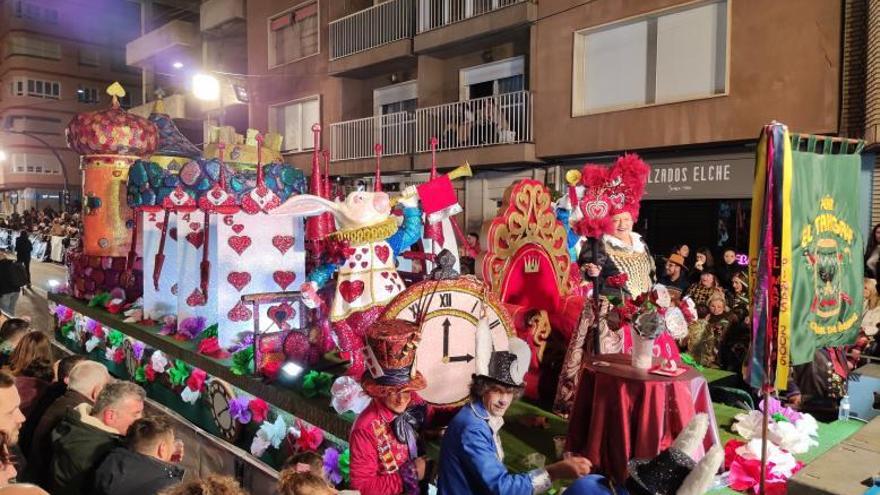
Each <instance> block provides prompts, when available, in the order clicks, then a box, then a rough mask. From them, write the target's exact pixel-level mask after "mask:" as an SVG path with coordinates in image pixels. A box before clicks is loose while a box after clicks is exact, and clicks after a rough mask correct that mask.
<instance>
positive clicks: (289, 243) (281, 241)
mask: <svg viewBox="0 0 880 495" xmlns="http://www.w3.org/2000/svg"><path fill="white" fill-rule="evenodd" d="M272 245H273V246H275V248H276V249H278V251H280V252H281V255H282V256H283V255H284V254H285V253H287V251H288V250H289V249H290V248H291V247H293V236H292V235H276V236H275V237H273V238H272Z"/></svg>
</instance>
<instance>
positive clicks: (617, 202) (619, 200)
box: [608, 193, 626, 208]
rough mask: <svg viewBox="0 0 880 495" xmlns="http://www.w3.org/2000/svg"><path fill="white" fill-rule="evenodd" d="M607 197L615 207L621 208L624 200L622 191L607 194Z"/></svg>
mask: <svg viewBox="0 0 880 495" xmlns="http://www.w3.org/2000/svg"><path fill="white" fill-rule="evenodd" d="M608 199H610V200H611V204H613V205H614V207H615V208H623V206H624V203H625V202H626V196H624V195H623V193H614V194H612V195H611V196H608Z"/></svg>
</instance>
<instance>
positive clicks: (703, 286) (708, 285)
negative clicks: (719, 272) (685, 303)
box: [685, 268, 725, 317]
mask: <svg viewBox="0 0 880 495" xmlns="http://www.w3.org/2000/svg"><path fill="white" fill-rule="evenodd" d="M716 295H720V296H721V297H723V298H724V297H725V292H724V289H722V288H721V285H720V284H719V283H718V277H716V276H715V272H714V271H713V270H712V269H710V268H705V269H703V271H702V273H700V280H699V282H696V283H694V284H693V285H691V286H690V288H688V290H687V292H686V293H685V296H690V298H691V299H693V300H694V304H695V305H696V306H697V311H698V312H699V313H700V317H703V316H705V315H706V312H707V310H708V305H709V299H711V298H712V297H713V296H716Z"/></svg>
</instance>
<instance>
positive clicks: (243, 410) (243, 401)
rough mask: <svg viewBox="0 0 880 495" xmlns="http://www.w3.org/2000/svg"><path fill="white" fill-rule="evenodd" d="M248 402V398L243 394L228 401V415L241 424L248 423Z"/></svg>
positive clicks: (249, 420)
mask: <svg viewBox="0 0 880 495" xmlns="http://www.w3.org/2000/svg"><path fill="white" fill-rule="evenodd" d="M249 402H250V398H248V397H245V396H243V395H241V396H238V397H236V398H234V399H232V400H231V401H229V416H230V417H231V418H232V419H234V420H235V421H238V422H239V423H241V424H243V425H246V424H248V423H250V422H251V410H250V409H248V403H249Z"/></svg>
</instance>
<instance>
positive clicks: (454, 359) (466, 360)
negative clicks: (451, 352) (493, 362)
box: [449, 354, 474, 363]
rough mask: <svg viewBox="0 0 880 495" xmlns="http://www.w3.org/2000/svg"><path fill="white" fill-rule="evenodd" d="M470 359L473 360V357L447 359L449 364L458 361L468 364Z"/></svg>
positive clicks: (467, 355)
mask: <svg viewBox="0 0 880 495" xmlns="http://www.w3.org/2000/svg"><path fill="white" fill-rule="evenodd" d="M472 359H474V357H473V356H471V355H470V354H465V355H464V356H452V357H451V358H449V362H450V363H454V362H458V361H464V362H466V363H469V362H471V360H472Z"/></svg>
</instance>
